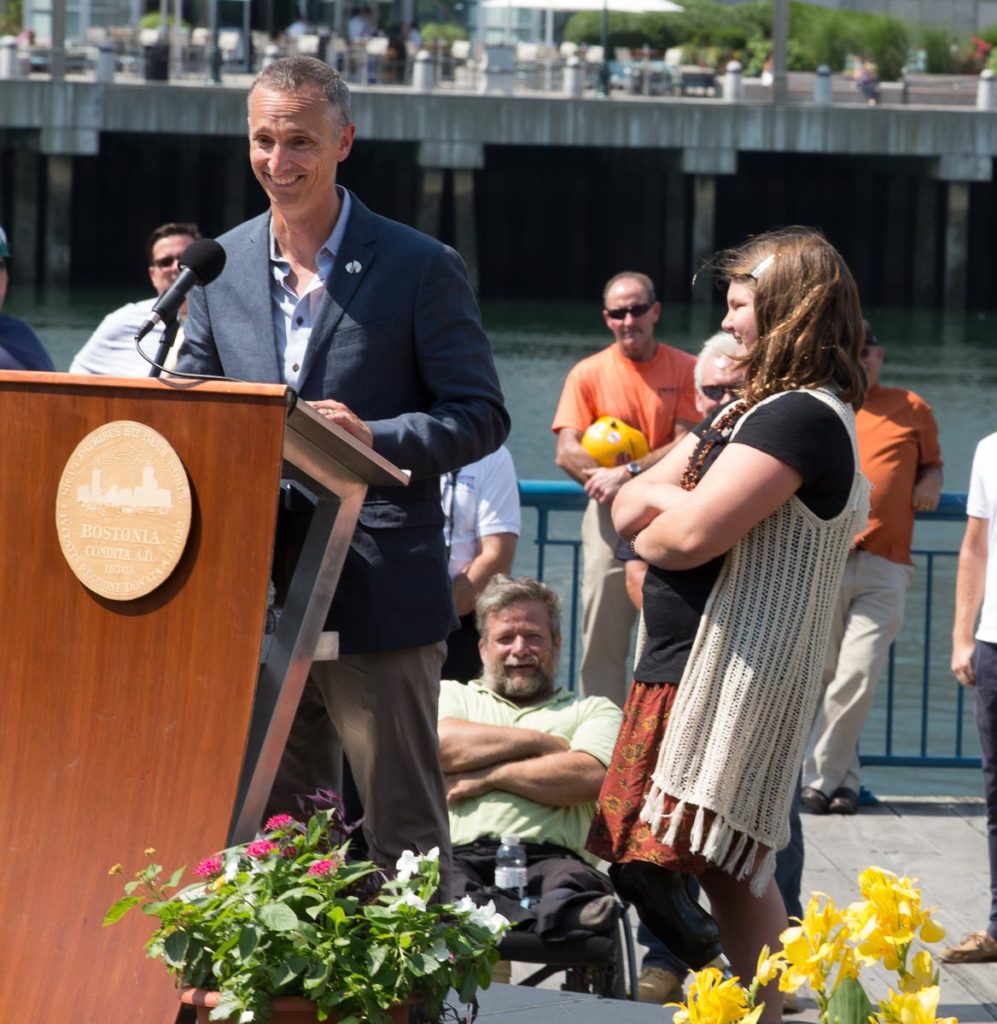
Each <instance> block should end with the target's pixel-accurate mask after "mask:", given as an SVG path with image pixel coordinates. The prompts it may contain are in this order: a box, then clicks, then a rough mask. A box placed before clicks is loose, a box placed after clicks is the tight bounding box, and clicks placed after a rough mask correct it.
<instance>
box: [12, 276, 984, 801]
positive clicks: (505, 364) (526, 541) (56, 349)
mask: <svg viewBox="0 0 997 1024" xmlns="http://www.w3.org/2000/svg"><path fill="white" fill-rule="evenodd" d="M141 297H142V296H141V295H135V294H128V295H122V294H121V293H120V292H95V291H70V292H60V293H49V294H46V293H43V292H37V293H32V292H31V291H30V290H28V289H23V290H20V291H19V290H18V289H17V287H16V285H15V286H14V287H13V288H12V292H11V296H10V298H9V300H8V303H7V305H6V307H5V311H6V312H9V313H11V314H13V315H15V316H21V317H23V318H24V319H25V320H27V321H28V322H29V323H30V324H32V326H33V327H34V328H35V330H36V332H37V333H38V335H39V337H40V338H41V339H42V342H43V343H44V344H45V346H46V348H47V349H48V350H49V352H50V353H51V355H52V358H53V360H54V361H55V364H56V367H57V368H58V369H62V370H64V369H67V368H68V366H69V363H70V361H71V359H72V357H73V355H74V353H75V352H76V351H77V350H78V349H79V348H80V347H81V346H82V345H83V343H84V342H85V341H86V339H87V337H88V336H89V334H90V332H91V331H92V330H93V328H94V327H95V326H96V324H97V323H98V322H99V321H100V319H101V317H102V316H103V315H104V314H105V313H106V312H108V311H110V310H111V309H114V308H116V307H117V306H118V305H120V304H121V303H123V302H125V301H129V300H134V299H137V298H141ZM482 315H483V319H484V323H485V327H486V329H487V331H488V334H489V337H490V338H491V341H492V346H493V349H494V353H495V360H496V364H497V366H498V370H499V375H500V377H501V380H502V385H503V389H504V391H505V395H506V401H507V404H508V407H509V410H510V412H511V415H512V424H513V426H512V432H511V433H510V436H509V440H508V442H507V444H508V447H509V449H510V450H511V452H512V454H513V458H514V460H515V463H516V468H517V472H518V474H519V476H520V478H521V479H534V480H537V479H539V480H543V479H550V480H559V479H564V477H563V475H562V473H561V471H560V470H558V469H557V468H556V466H555V465H554V436H553V434H552V433H551V432H550V424H551V420H552V417H553V414H554V410H555V407H556V404H557V400H558V397H559V395H560V392H561V387H562V385H563V383H564V378H565V375H566V374H567V372H568V370H569V369H570V368H571V366H573V365H574V364H575V363H576V362H577V361H578V360H579V359H581V358H583V357H584V356H586V355H588V354H590V353H592V352H594V351H596V350H598V349H599V348H600V347H603V346H604V345H606V344H607V343H608V341H609V334H608V332H607V331H606V329H605V327H604V325H603V323H602V319H601V314H600V309H599V302H598V297H594V300H593V302H592V303H591V304H590V305H584V304H563V303H559V304H554V303H551V304H542V303H501V304H498V303H494V304H493V303H486V304H485V305H484V306H483V309H482ZM866 315H867V317H868V319H869V320H870V322H871V323H872V324H873V327H874V329H875V331H876V333H877V335H878V337H879V340H880V342H881V343H882V344H883V346H884V348H885V350H886V363H885V367H884V371H883V383H884V384H886V385H897V386H903V387H907V388H911V389H912V390H914V391H916V392H918V393H919V394H920V395H921V396H922V397H923V398H925V399H926V400H927V401H928V402H929V403H930V404H931V405H932V407H933V409H934V412H935V417H936V419H937V421H938V425H939V432H940V438H941V445H942V452H943V456H944V459H945V484H944V489H945V490H946V491H955V492H964V491H965V490H966V489H967V487H968V483H969V471H970V465H971V461H972V456H973V449H974V447H975V444H976V441H977V440H979V439H980V438H981V437H983V436H984V435H986V434H988V433H991V432H993V431H995V430H997V408H995V406H994V402H993V399H992V396H993V394H994V393H995V391H997V345H995V344H994V340H993V337H992V335H993V332H994V330H995V328H997V316H995V315H994V314H976V313H965V314H951V313H941V312H931V311H926V310H918V311H908V310H896V309H881V310H879V309H869V310H867V311H866ZM720 318H721V309H720V307H719V305H717V306H714V307H708V306H669V307H665V309H664V310H663V313H662V317H661V320H660V322H659V327H658V330H657V336H658V338H659V339H660V340H663V341H667V342H669V343H671V344H674V345H676V346H678V347H679V348H682V349H685V350H687V351H689V352H695V351H696V350H697V349H698V347H699V345H700V344H701V342H702V341H703V340H705V339H706V338H707V337H709V335H711V334H712V333H714V332H715V331H716V330H717V329H719V323H720ZM579 518H580V517H578V516H575V515H573V514H570V513H566V514H564V515H562V516H560V517H559V518H558V521H557V524H556V533H557V535H558V536H559V537H565V538H567V539H574V538H576V537H577V531H578V522H579ZM535 522H536V520H535V516H534V515H532V514H530V513H528V514H527V515H525V516H524V531H523V537H522V539H521V541H520V545H519V551H518V554H517V559H516V567H515V568H516V571H518V572H525V573H533V572H535V571H536V559H537V555H536V551H535V549H534V545H533V542H532V540H533V535H534V530H535ZM961 535H962V526H961V524H947V523H933V524H924V523H922V524H919V525H918V527H917V532H916V535H915V547H916V548H925V547H932V548H956V547H957V546H958V543H959V540H960V538H961ZM560 550H561V551H562V552H563V557H560V558H558V557H553V558H550V560H549V561H548V562H547V566H546V569H545V575H546V576H547V578H548V579H549V580H550V581H551V582H552V583H553V584H554V585H555V586H558V587H559V588H560V589H562V590H564V589H566V588H567V585H568V584H569V582H570V579H571V575H570V574H571V567H570V551H569V549H567V548H564V549H560ZM915 563H916V565H917V566H918V574H919V576H923V571H922V567H923V559H921V558H916V559H915ZM935 572H936V575H935V580H934V588H933V589H934V592H933V601H934V607H933V616H932V620H931V621H932V626H931V630H930V633H931V653H930V660H929V677H930V696H929V703H928V705H927V708H926V710H925V712H924V713H923V714H922V713H921V712H919V711H914V710H913V705H914V703H915V702H916V701H917V700H919V699H920V697H919V694H920V687H921V673H922V666H921V649H922V640H923V637H924V634H925V594H924V588H923V585H921V586H919V584H918V582H915V584H914V586H913V588H912V590H911V593H910V597H909V601H908V610H907V619H906V625H905V628H904V633H903V634H902V636H901V639H900V641H899V643H898V645H897V663H896V669H895V671H896V680H897V696H896V697H895V708H896V709H903V708H904V707H905V705H907V704H910V706H911V713H910V714H904V715H902V716H900V718H899V719H898V720H897V721H895V723H894V726H893V728H894V734H893V741H892V742H893V748H894V750H895V751H897V752H904V753H907V752H910V753H917V752H918V749H919V748H920V749H921V750H922V752H924V753H927V754H936V755H939V756H945V755H949V754H951V753H952V752H953V751H952V749H951V748H952V743H953V740H952V736H953V735H954V733H955V731H956V730H958V729H960V728H961V730H962V744H963V748H962V752H963V753H964V754H968V755H973V754H975V753H976V745H975V744H976V740H975V729H974V728H973V726H972V717H971V701H968V700H967V701H965V706H964V707H962V708H961V709H960V708H959V706H958V703H957V692H958V687H957V686H956V684H955V683H954V681H953V679H952V676H951V674H950V673H949V671H948V659H949V636H950V631H951V614H952V585H953V581H954V575H955V560H954V558H952V557H945V558H938V559H936V570H935ZM564 681H565V682H567V680H564ZM881 689H883V688H882V687H881ZM915 691H916V693H915ZM885 718H886V710H885V707H884V705H883V696H882V694H880V695H877V703H876V707H875V708H874V710H873V713H872V715H871V717H870V723H869V728H868V729H867V734H871V735H870V743H871V744H873V745H874V746H875V748H876V749H877V750H878V749H879V748H880V747H881V746H882V743H883V740H882V737H881V736H880V735H879V733H880V732H881V731H882V730H885V728H886V721H885ZM922 718H926V719H927V725H928V728H929V732H928V735H927V738H926V739H925V740H923V741H922V739H921V733H920V729H921V721H920V719H922ZM863 781H864V782H865V783H866V784H867V785H868V786H869V787H870V788H871V789H873V790H874V791H878V792H884V793H885V792H889V793H904V792H923V793H936V794H937V793H977V792H979V789H980V785H979V775H978V773H977V772H975V771H973V770H961V769H931V770H918V771H916V772H912V771H910V770H909V769H896V768H882V769H880V768H877V769H867V770H866V771H865V773H864V776H863Z"/></svg>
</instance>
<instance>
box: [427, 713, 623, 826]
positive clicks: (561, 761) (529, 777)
mask: <svg viewBox="0 0 997 1024" xmlns="http://www.w3.org/2000/svg"><path fill="white" fill-rule="evenodd" d="M439 733H440V763H441V764H442V765H443V772H444V780H445V782H446V787H447V802H448V803H451V804H452V803H457V802H458V801H460V800H467V799H470V798H472V797H480V796H484V795H485V794H486V793H489V792H491V791H493V790H503V791H504V792H507V793H513V794H515V795H516V796H521V797H525V798H526V799H528V800H534V801H536V802H537V803H540V804H546V805H547V806H548V807H572V806H574V805H575V804H581V803H586V802H589V801H593V800H595V799H596V798H597V797H598V796H599V790H600V788H601V787H602V780H603V778H605V775H606V769H605V767H604V766H603V764H602V763H601V762H600V761H599V760H598V759H597V758H595V757H593V756H592V755H591V754H586V753H585V752H584V751H581V750H572V749H571V748H570V746H569V744H568V741H567V740H566V739H565V738H564V737H563V736H558V735H556V734H554V733H546V732H538V731H537V730H536V729H527V728H522V727H520V726H515V725H513V726H507V725H486V724H483V723H479V722H468V721H465V720H463V719H459V718H444V719H443V720H442V721H441V722H440V723H439Z"/></svg>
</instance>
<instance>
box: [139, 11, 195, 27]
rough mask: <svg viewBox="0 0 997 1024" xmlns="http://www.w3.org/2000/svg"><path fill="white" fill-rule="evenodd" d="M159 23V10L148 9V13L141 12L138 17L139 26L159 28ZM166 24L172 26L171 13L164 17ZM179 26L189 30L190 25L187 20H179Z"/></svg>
mask: <svg viewBox="0 0 997 1024" xmlns="http://www.w3.org/2000/svg"><path fill="white" fill-rule="evenodd" d="M161 24H162V22H161V21H160V14H159V11H150V12H149V13H148V14H143V15H142V17H141V18H139V22H138V27H139V28H159V26H160V25H161ZM166 24H167V25H169V26H170V28H172V27H173V24H174V22H173V16H172V15H170V16H169V17H168V18H167V19H166ZM180 27H181V28H185V29H187V30H188V31H189V30H190V27H191V25H190V22H189V21H181V22H180Z"/></svg>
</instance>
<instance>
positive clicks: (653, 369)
mask: <svg viewBox="0 0 997 1024" xmlns="http://www.w3.org/2000/svg"><path fill="white" fill-rule="evenodd" d="M660 316H661V303H659V302H658V301H657V300H656V298H655V295H654V283H653V282H652V281H651V279H650V278H649V277H648V276H647V275H646V274H639V273H635V272H633V271H624V272H623V273H621V274H617V275H616V276H615V277H612V278H610V280H609V281H608V282H607V284H606V287H605V289H604V290H603V311H602V318H603V321H604V322H605V324H606V326H607V327H608V328H609V330H610V331H611V332H612V335H613V344H612V345H610V346H609V347H608V348H605V349H603V350H602V351H601V352H597V353H596V354H595V355H592V356H589V357H588V358H586V359H583V360H582V361H581V362H580V363H578V364H577V365H575V366H574V367H572V369H571V371H570V372H569V373H568V378H567V380H566V381H565V384H564V390H563V391H562V393H561V400H560V402H559V403H558V407H557V412H556V413H555V415H554V423H553V425H552V427H551V429H552V430H553V431H554V432H555V433H556V434H557V456H556V458H557V464H558V466H560V467H561V469H563V470H564V471H565V472H566V473H567V474H568V475H569V476H570V477H573V478H574V479H575V480H577V481H578V482H579V483H580V484H582V485H583V486H584V487H585V491H586V493H587V494H588V496H589V499H590V500H589V503H588V507H587V509H586V511H585V517H584V519H583V520H582V553H583V561H584V570H583V576H582V645H583V649H582V660H581V666H580V668H579V675H578V678H579V686H580V688H581V691H582V693H583V694H585V695H586V696H590V697H591V696H600V697H608V698H609V699H610V700H612V701H614V702H615V703H617V704H619V705H622V704H623V703H624V702H625V701H626V696H627V688H628V685H629V681H630V674H629V671H628V664H627V658H628V656H629V654H630V634H631V631H632V629H633V625H634V622H635V620H636V614H637V613H636V611H635V610H634V608H633V605H632V604H631V603H630V601H629V599H628V598H627V592H626V581H625V577H624V566H623V563H622V562H620V561H618V560H617V559H616V558H615V557H614V551H615V548H616V542H617V540H618V538H617V535H616V531H615V530H614V529H613V524H612V520H611V518H610V514H609V512H610V507H611V505H612V503H613V498H615V497H616V492H617V491H618V490H619V489H620V488H621V487H622V486H623V484H624V483H625V482H626V481H627V480H629V479H630V478H631V477H633V476H636V475H637V474H638V473H640V472H641V471H643V470H645V469H647V468H648V466H652V465H654V463H655V462H657V461H658V459H660V458H661V457H662V456H663V455H664V454H665V452H667V451H668V450H669V449H670V448H671V447H672V446H673V445H674V444H675V443H676V442H677V441H678V440H679V439H680V438H681V437H682V436H683V435H684V434H686V433H687V432H688V431H689V428H690V427H692V426H694V425H695V424H696V423H698V422H699V419H700V417H699V414H698V413H697V412H696V398H695V395H696V392H695V386H694V383H693V369H694V367H695V364H696V361H695V359H694V358H693V357H692V356H691V355H689V354H688V353H686V352H681V351H679V350H678V349H676V348H672V347H671V346H670V345H664V344H662V343H660V342H658V341H655V338H654V326H655V324H656V323H657V322H658V319H659V317H660ZM600 416H614V417H616V418H617V419H620V420H622V421H623V422H624V423H626V424H628V425H629V426H631V427H636V428H637V429H638V430H640V431H641V432H642V433H643V434H644V436H645V437H646V438H647V442H648V445H649V446H650V451H649V452H648V453H647V455H645V456H644V457H643V458H641V459H639V460H637V461H634V462H630V463H627V464H624V465H620V466H610V467H603V466H599V464H598V463H597V462H596V460H595V459H594V458H593V457H592V456H591V455H589V453H588V452H587V451H586V450H585V449H584V448H583V447H582V444H581V439H582V435H583V434H584V433H585V431H586V430H587V429H588V427H589V426H590V425H591V424H592V423H593V422H594V421H595V420H597V419H598V418H599V417H600Z"/></svg>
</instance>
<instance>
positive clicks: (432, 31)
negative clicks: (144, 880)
mask: <svg viewBox="0 0 997 1024" xmlns="http://www.w3.org/2000/svg"><path fill="white" fill-rule="evenodd" d="M419 33H420V35H421V37H422V41H423V42H424V43H428V44H434V43H443V44H444V45H446V46H449V45H450V44H451V43H455V42H457V40H458V39H467V29H466V28H464V26H463V25H458V24H456V23H455V22H452V21H447V22H438V21H427V22H426V24H425V25H423V26H422V27H421V28H420V29H419Z"/></svg>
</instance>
